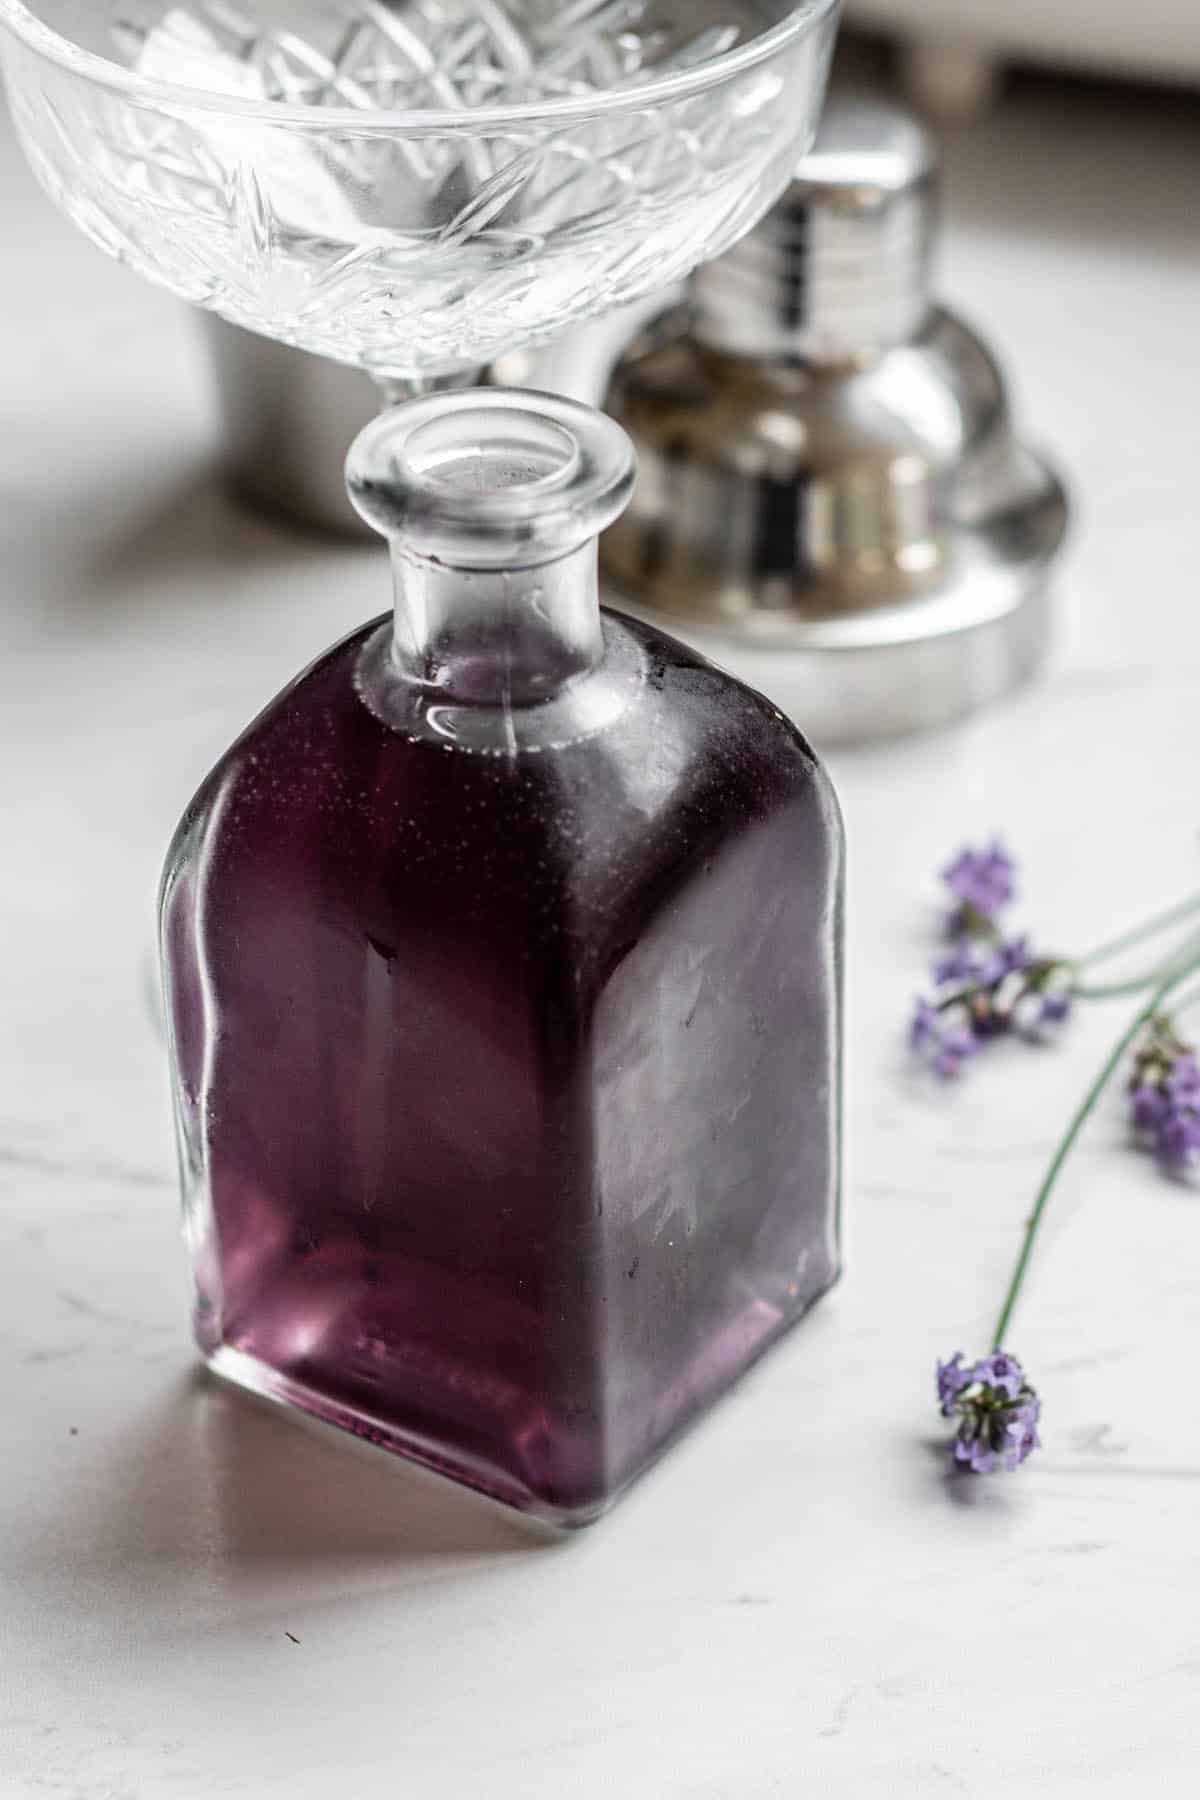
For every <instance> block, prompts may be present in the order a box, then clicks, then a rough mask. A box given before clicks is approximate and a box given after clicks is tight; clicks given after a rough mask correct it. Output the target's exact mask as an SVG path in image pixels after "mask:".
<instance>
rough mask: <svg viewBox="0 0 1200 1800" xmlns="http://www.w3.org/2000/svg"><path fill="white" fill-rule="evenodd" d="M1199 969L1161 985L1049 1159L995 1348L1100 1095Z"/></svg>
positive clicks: (1183, 970)
mask: <svg viewBox="0 0 1200 1800" xmlns="http://www.w3.org/2000/svg"><path fill="white" fill-rule="evenodd" d="M1197 969H1200V955H1197V956H1193V957H1192V959H1191V960H1190V961H1189V962H1188V963H1186V964H1185V965H1184V966H1182V967H1176V968H1174V969H1172V970H1171V971H1170V972H1169V973H1168V974H1167V975H1166V976H1165V977H1164V978H1163V979H1162V980H1161V981H1160V982H1159V984H1158V986H1157V987H1156V988H1155V990H1154V992H1153V994H1152V995H1151V996H1150V998H1149V1000H1148V1001H1147V1002H1146V1004H1145V1005H1144V1006H1143V1007H1142V1008H1141V1009H1140V1010H1139V1011H1138V1013H1137V1014H1136V1016H1135V1017H1134V1019H1133V1020H1132V1022H1131V1023H1130V1024H1129V1025H1128V1026H1127V1027H1126V1029H1125V1030H1124V1031H1123V1032H1122V1033H1121V1036H1120V1038H1119V1039H1118V1040H1117V1043H1116V1045H1115V1047H1114V1048H1113V1049H1112V1051H1111V1052H1110V1053H1109V1055H1108V1056H1107V1057H1106V1058H1105V1060H1104V1064H1103V1067H1102V1068H1101V1070H1100V1073H1099V1074H1098V1075H1097V1076H1096V1079H1095V1080H1094V1081H1093V1082H1092V1084H1091V1086H1090V1087H1089V1088H1088V1090H1087V1093H1086V1094H1085V1095H1084V1097H1083V1100H1082V1101H1081V1103H1080V1105H1079V1109H1078V1111H1077V1112H1076V1113H1075V1116H1074V1117H1073V1118H1072V1120H1071V1123H1070V1124H1069V1125H1068V1126H1067V1129H1066V1131H1065V1133H1064V1134H1063V1138H1062V1141H1061V1143H1060V1144H1059V1146H1058V1148H1057V1150H1056V1151H1055V1152H1054V1155H1053V1156H1052V1157H1051V1159H1050V1167H1049V1168H1048V1169H1047V1170H1046V1176H1045V1179H1044V1180H1043V1182H1042V1185H1041V1187H1040V1188H1039V1189H1038V1194H1037V1198H1036V1200H1035V1201H1034V1203H1033V1211H1032V1212H1031V1213H1030V1215H1029V1217H1028V1219H1027V1220H1026V1222H1025V1235H1024V1237H1023V1238H1022V1241H1021V1253H1020V1255H1019V1256H1018V1257H1017V1266H1016V1268H1015V1269H1014V1270H1013V1276H1012V1280H1011V1281H1010V1282H1009V1285H1008V1292H1007V1294H1006V1295H1005V1296H1004V1305H1003V1306H1002V1307H1001V1309H1000V1317H999V1319H998V1320H997V1322H996V1330H995V1333H994V1335H993V1339H992V1347H993V1349H995V1350H1000V1349H1002V1348H1003V1346H1004V1338H1005V1335H1006V1333H1007V1331H1008V1327H1009V1324H1010V1322H1011V1320H1012V1316H1013V1312H1014V1310H1015V1309H1016V1304H1017V1300H1018V1298H1019V1297H1020V1293H1021V1288H1022V1285H1023V1283H1024V1281H1025V1275H1026V1271H1027V1270H1028V1268H1029V1263H1030V1259H1031V1257H1032V1255H1033V1246H1034V1242H1035V1240H1036V1238H1037V1234H1038V1230H1039V1227H1040V1226H1041V1223H1042V1218H1043V1215H1044V1214H1045V1211H1046V1205H1047V1202H1048V1201H1049V1199H1050V1196H1051V1194H1052V1193H1053V1192H1054V1187H1055V1184H1056V1182H1057V1181H1058V1177H1059V1175H1060V1174H1061V1172H1062V1167H1063V1164H1064V1163H1065V1162H1066V1160H1067V1157H1068V1156H1069V1155H1070V1153H1071V1151H1072V1150H1073V1148H1074V1146H1075V1141H1076V1139H1077V1138H1078V1136H1079V1134H1080V1132H1081V1131H1082V1130H1083V1127H1084V1126H1085V1125H1086V1123H1087V1121H1088V1119H1089V1118H1090V1117H1091V1115H1092V1113H1093V1112H1094V1110H1095V1108H1096V1105H1097V1103H1098V1102H1099V1099H1100V1096H1101V1095H1102V1094H1103V1092H1104V1090H1105V1088H1106V1087H1107V1086H1108V1084H1109V1082H1110V1081H1111V1080H1112V1077H1113V1076H1114V1075H1115V1074H1116V1072H1117V1070H1118V1069H1119V1067H1120V1066H1121V1061H1122V1059H1123V1057H1124V1056H1125V1055H1126V1054H1127V1052H1128V1051H1129V1049H1130V1048H1131V1046H1132V1044H1133V1042H1134V1040H1135V1039H1136V1037H1137V1035H1138V1033H1139V1032H1140V1031H1141V1030H1142V1028H1143V1026H1144V1025H1146V1024H1147V1023H1148V1022H1149V1021H1150V1020H1151V1019H1152V1018H1153V1017H1154V1015H1155V1013H1156V1012H1157V1011H1158V1010H1159V1008H1160V1007H1161V1006H1162V1004H1163V1001H1164V1000H1166V999H1167V998H1168V996H1169V995H1170V994H1172V993H1174V991H1175V989H1176V988H1177V987H1179V986H1180V985H1181V984H1182V983H1183V982H1184V981H1186V980H1187V978H1188V977H1189V976H1190V975H1194V974H1195V972H1196V970H1197Z"/></svg>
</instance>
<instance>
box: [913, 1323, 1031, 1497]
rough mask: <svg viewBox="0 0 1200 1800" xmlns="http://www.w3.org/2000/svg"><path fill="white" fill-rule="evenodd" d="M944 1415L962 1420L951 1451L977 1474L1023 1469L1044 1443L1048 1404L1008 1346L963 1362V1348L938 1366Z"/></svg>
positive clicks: (957, 1462)
mask: <svg viewBox="0 0 1200 1800" xmlns="http://www.w3.org/2000/svg"><path fill="white" fill-rule="evenodd" d="M937 1391H938V1399H939V1400H940V1401H941V1407H942V1417H943V1418H944V1419H957V1420H958V1429H957V1430H956V1432H955V1434H954V1441H953V1444H952V1446H951V1455H952V1457H953V1460H954V1463H955V1465H956V1467H958V1468H961V1469H969V1470H970V1472H971V1473H972V1474H973V1475H991V1474H993V1473H994V1472H995V1471H996V1470H999V1469H1004V1470H1007V1471H1009V1472H1010V1473H1011V1472H1012V1471H1013V1470H1014V1469H1019V1468H1020V1466H1021V1464H1022V1463H1023V1462H1024V1461H1025V1460H1026V1458H1027V1457H1029V1456H1031V1455H1032V1454H1033V1452H1034V1451H1035V1450H1036V1449H1038V1448H1039V1447H1040V1445H1041V1439H1040V1438H1039V1436H1038V1429H1037V1428H1038V1420H1039V1418H1040V1417H1041V1412H1042V1403H1041V1401H1040V1400H1039V1399H1038V1396H1037V1394H1036V1393H1035V1391H1034V1389H1033V1388H1032V1387H1031V1386H1030V1384H1029V1381H1028V1380H1027V1378H1026V1375H1025V1371H1024V1369H1023V1368H1022V1367H1021V1365H1020V1363H1019V1362H1018V1361H1017V1359H1016V1357H1015V1356H1009V1355H1007V1353H1006V1352H1004V1351H1003V1350H996V1351H993V1353H992V1354H991V1356H985V1357H982V1358H981V1359H980V1360H979V1362H977V1363H976V1364H975V1365H974V1367H972V1368H966V1367H964V1365H963V1360H962V1351H961V1350H959V1351H957V1352H956V1353H955V1355H954V1356H952V1357H951V1358H950V1361H949V1362H940V1363H939V1364H938V1366H937Z"/></svg>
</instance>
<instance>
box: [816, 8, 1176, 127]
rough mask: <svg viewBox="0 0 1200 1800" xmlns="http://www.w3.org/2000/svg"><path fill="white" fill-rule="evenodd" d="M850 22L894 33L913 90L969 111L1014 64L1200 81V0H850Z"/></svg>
mask: <svg viewBox="0 0 1200 1800" xmlns="http://www.w3.org/2000/svg"><path fill="white" fill-rule="evenodd" d="M843 14H844V17H845V20H846V23H847V24H848V25H849V26H858V25H861V26H867V27H869V28H871V29H872V30H876V31H882V32H885V33H886V34H887V35H888V36H889V37H891V38H893V39H894V41H895V42H896V44H897V47H898V49H899V52H900V59H899V72H900V76H901V81H902V84H903V86H904V89H905V91H906V93H907V94H908V96H909V97H910V98H911V99H912V100H913V101H914V102H915V103H916V104H917V105H918V106H920V107H921V108H922V109H923V110H924V111H926V112H928V113H929V114H930V115H931V116H933V117H936V118H942V119H948V120H949V119H961V118H964V117H970V116H972V115H974V114H976V113H978V112H979V111H980V110H982V109H983V108H984V107H986V106H987V105H988V104H989V102H990V101H991V100H992V99H993V98H994V97H995V94H996V91H997V88H998V86H999V83H1000V81H1001V78H1002V76H1003V73H1004V70H1005V68H1006V66H1007V65H1009V64H1010V63H1033V64H1037V65H1044V66H1045V67H1047V68H1051V69H1062V70H1068V71H1076V70H1077V71H1079V72H1080V73H1090V74H1098V75H1107V76H1123V77H1126V78H1129V79H1133V80H1148V81H1165V82H1175V83H1178V82H1183V83H1195V84H1197V85H1200V9H1198V8H1197V4H1196V0H1142V3H1141V4H1139V5H1136V6H1132V5H1130V4H1129V0H844V4H843Z"/></svg>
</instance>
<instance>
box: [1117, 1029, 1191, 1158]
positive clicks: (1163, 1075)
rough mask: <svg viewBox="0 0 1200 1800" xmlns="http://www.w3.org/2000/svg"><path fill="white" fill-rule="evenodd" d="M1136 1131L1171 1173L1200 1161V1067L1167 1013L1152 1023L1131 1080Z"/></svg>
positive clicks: (1143, 1039)
mask: <svg viewBox="0 0 1200 1800" xmlns="http://www.w3.org/2000/svg"><path fill="white" fill-rule="evenodd" d="M1129 1092H1130V1099H1131V1104H1132V1112H1133V1127H1134V1131H1135V1132H1136V1133H1137V1135H1138V1137H1139V1139H1140V1140H1141V1141H1142V1142H1143V1143H1144V1144H1146V1146H1147V1147H1148V1148H1149V1149H1151V1150H1153V1151H1154V1153H1155V1154H1156V1155H1157V1156H1158V1158H1159V1160H1160V1161H1161V1162H1162V1163H1163V1164H1164V1165H1165V1166H1166V1167H1167V1168H1168V1169H1171V1170H1174V1171H1180V1170H1183V1169H1186V1168H1189V1167H1190V1166H1191V1165H1192V1164H1193V1163H1195V1162H1196V1161H1197V1160H1198V1159H1200V1063H1197V1061H1196V1053H1195V1051H1194V1049H1193V1048H1192V1046H1191V1044H1188V1043H1185V1042H1184V1040H1183V1039H1182V1038H1181V1037H1180V1035H1179V1032H1178V1029H1177V1027H1176V1025H1175V1023H1174V1021H1173V1020H1172V1019H1171V1017H1170V1015H1169V1014H1167V1013H1158V1014H1156V1015H1155V1016H1154V1017H1153V1018H1152V1019H1151V1020H1150V1021H1149V1023H1148V1024H1147V1026H1146V1028H1145V1032H1144V1034H1143V1036H1142V1041H1141V1043H1140V1044H1139V1045H1138V1047H1137V1049H1136V1051H1135V1052H1134V1058H1133V1073H1132V1075H1131V1077H1130V1081H1129Z"/></svg>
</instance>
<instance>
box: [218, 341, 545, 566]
mask: <svg viewBox="0 0 1200 1800" xmlns="http://www.w3.org/2000/svg"><path fill="white" fill-rule="evenodd" d="M197 323H198V325H199V327H200V331H201V333H202V334H203V337H204V341H205V345H206V347H207V350H208V355H209V360H210V362H211V365H212V371H213V376H214V379H215V383H216V393H217V404H218V410H219V415H220V426H221V439H222V452H221V454H222V466H223V468H224V472H225V476H226V479H227V481H228V483H229V486H230V488H231V489H232V491H233V492H234V494H236V495H237V496H238V498H239V499H241V500H244V501H247V502H248V503H249V504H250V505H251V506H255V507H259V508H261V510H262V511H264V512H267V513H271V514H274V515H275V516H276V517H280V518H284V519H288V520H290V521H291V522H292V523H293V524H297V525H304V526H308V527H311V528H315V529H317V530H320V531H329V532H336V533H337V534H338V535H339V536H345V537H355V538H359V539H361V540H362V541H363V542H364V543H367V542H369V543H371V544H374V545H376V546H377V545H378V542H379V540H378V538H377V536H376V534H375V533H374V532H373V531H372V530H371V529H370V528H369V527H368V526H367V525H364V523H363V521H362V519H361V518H360V517H359V515H358V513H357V512H355V510H354V508H353V506H351V504H350V499H349V496H348V495H347V493H346V481H345V462H346V452H347V450H348V449H349V448H350V445H351V443H352V442H353V441H354V439H355V438H356V437H357V436H358V434H359V432H360V431H361V430H362V429H363V427H364V426H365V425H368V424H369V423H370V421H371V420H372V419H373V418H374V417H375V416H376V414H377V413H378V411H379V407H380V398H381V396H380V390H379V383H378V382H377V381H376V380H375V379H374V377H373V376H370V375H367V374H366V373H364V371H363V370H362V369H356V368H352V367H350V366H349V365H348V364H346V363H335V362H330V361H329V359H328V357H324V356H313V355H312V354H311V352H309V351H307V350H293V349H291V348H290V347H289V346H288V345H287V344H280V343H277V342H276V341H275V340H274V339H273V338H266V337H260V336H259V335H258V333H257V332H251V331H243V330H242V329H241V327H240V326H238V325H230V324H229V323H228V321H227V320H225V319H223V318H221V316H220V314H219V313H210V312H200V313H198V314H197ZM535 367H536V361H535V358H534V357H533V356H532V355H531V354H530V353H529V352H527V351H521V350H514V351H511V352H510V353H509V354H508V355H507V356H503V357H500V358H499V359H498V360H497V361H496V362H494V363H492V364H491V365H490V367H489V368H488V369H487V370H486V371H485V373H484V377H483V379H484V380H485V381H486V382H488V383H489V384H492V385H498V386H502V387H505V386H507V387H525V386H529V385H530V384H531V382H532V379H533V374H534V370H535ZM464 379H465V380H474V376H473V375H470V376H467V377H465V378H464Z"/></svg>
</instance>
